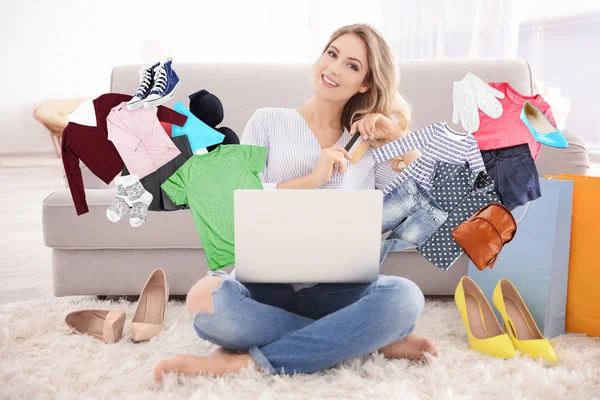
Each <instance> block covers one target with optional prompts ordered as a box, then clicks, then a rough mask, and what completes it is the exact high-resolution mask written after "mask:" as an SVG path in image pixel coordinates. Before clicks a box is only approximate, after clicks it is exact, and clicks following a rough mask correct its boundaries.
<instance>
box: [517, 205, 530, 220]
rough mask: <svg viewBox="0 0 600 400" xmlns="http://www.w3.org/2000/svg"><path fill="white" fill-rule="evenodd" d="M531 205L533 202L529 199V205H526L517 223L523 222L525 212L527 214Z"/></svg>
mask: <svg viewBox="0 0 600 400" xmlns="http://www.w3.org/2000/svg"><path fill="white" fill-rule="evenodd" d="M530 205H531V202H530V201H528V202H527V205H526V206H525V211H523V214H521V218H519V219H518V220H517V225H519V222H521V221H522V220H523V218H525V214H527V211H529V206H530Z"/></svg>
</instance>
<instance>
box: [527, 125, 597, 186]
mask: <svg viewBox="0 0 600 400" xmlns="http://www.w3.org/2000/svg"><path fill="white" fill-rule="evenodd" d="M562 133H563V135H564V136H565V138H566V139H567V142H569V146H568V147H567V148H564V149H558V148H555V147H549V146H545V145H542V148H541V149H540V153H539V154H538V157H537V160H536V165H537V169H538V172H539V175H540V176H544V175H560V174H563V173H564V174H577V175H587V174H588V173H589V169H590V157H589V154H588V150H587V146H586V144H585V142H584V141H583V138H582V137H581V136H579V135H578V134H577V133H575V132H572V131H569V130H566V129H565V130H563V131H562Z"/></svg>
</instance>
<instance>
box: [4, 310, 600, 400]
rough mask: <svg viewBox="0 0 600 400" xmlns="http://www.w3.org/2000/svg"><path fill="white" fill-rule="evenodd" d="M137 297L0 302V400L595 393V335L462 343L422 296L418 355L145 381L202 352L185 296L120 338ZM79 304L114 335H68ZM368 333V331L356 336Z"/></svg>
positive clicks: (598, 381) (598, 353)
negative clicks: (137, 334)
mask: <svg viewBox="0 0 600 400" xmlns="http://www.w3.org/2000/svg"><path fill="white" fill-rule="evenodd" d="M135 307H136V303H130V302H127V301H120V302H109V301H98V300H93V299H92V300H73V299H56V300H49V301H35V302H24V303H12V304H5V305H2V306H0V332H1V334H0V398H3V399H63V400H66V399H82V398H85V399H96V398H105V399H119V398H124V399H150V398H160V399H183V398H193V399H256V398H260V399H271V398H284V399H333V398H336V399H337V398H340V399H368V398H377V399H399V398H402V399H465V398H466V399H469V398H473V399H484V398H503V399H511V398H512V399H525V398H526V399H561V400H562V399H590V398H600V340H599V339H597V338H596V339H593V338H586V337H584V336H582V335H564V336H561V337H557V338H555V339H553V340H552V343H553V344H554V346H555V349H556V352H557V354H558V357H559V358H560V363H559V364H558V365H556V366H548V365H544V364H542V363H540V362H536V361H533V360H531V359H529V358H526V357H517V358H515V359H511V360H507V361H503V360H499V359H494V358H491V357H487V356H484V355H481V354H478V353H476V352H474V351H471V350H470V349H469V348H468V345H467V339H466V334H465V330H464V327H463V325H462V322H461V321H460V316H459V313H458V311H457V310H456V307H455V306H454V303H453V302H450V301H444V302H442V301H428V302H427V305H426V309H425V312H424V314H423V317H422V318H421V320H420V321H419V323H418V326H417V329H416V332H415V333H417V334H419V335H424V336H428V337H430V338H431V339H433V341H434V342H435V344H436V345H437V348H438V350H439V353H440V354H439V356H438V357H437V358H429V359H428V361H427V362H410V361H406V360H387V359H385V358H384V357H383V356H382V355H375V354H372V355H368V356H365V357H363V358H361V359H355V360H350V361H347V362H344V363H342V364H340V365H338V366H336V367H333V368H331V369H329V370H327V371H324V372H321V373H318V374H313V375H297V376H293V377H292V376H267V375H263V374H261V373H260V372H258V371H254V370H250V369H246V370H244V371H242V372H240V373H238V374H229V375H227V376H224V377H221V378H213V377H208V376H199V377H193V378H189V377H177V376H175V375H173V374H169V375H167V377H166V379H165V380H164V382H163V383H162V384H160V385H154V384H153V382H152V371H153V368H154V366H155V365H156V363H157V362H159V361H160V360H162V359H164V358H169V357H171V356H173V355H175V354H178V353H193V354H198V355H203V354H208V353H210V352H211V351H212V350H214V349H215V348H216V347H215V346H214V345H212V344H211V343H209V342H206V341H203V340H201V339H199V338H198V337H197V336H196V334H195V333H194V331H193V328H192V326H191V325H190V323H189V322H188V320H189V318H188V316H187V313H186V310H185V305H184V304H183V303H181V302H175V301H171V302H170V303H169V309H168V313H167V321H166V327H165V330H164V331H163V332H161V333H160V334H159V335H158V336H157V337H155V338H153V339H152V340H151V341H149V342H147V343H140V344H135V343H133V342H131V341H130V340H129V337H130V335H129V324H130V322H131V318H132V317H133V313H134V312H135ZM84 308H116V309H120V310H123V311H125V312H126V313H127V321H126V324H125V331H124V332H123V338H122V339H121V341H120V342H118V343H115V344H104V343H102V342H100V341H97V340H95V339H92V338H91V337H86V336H83V335H77V334H70V331H69V329H68V327H67V326H66V324H65V323H64V317H65V315H66V314H67V313H68V312H69V311H72V310H76V309H84ZM365 340H368V338H365Z"/></svg>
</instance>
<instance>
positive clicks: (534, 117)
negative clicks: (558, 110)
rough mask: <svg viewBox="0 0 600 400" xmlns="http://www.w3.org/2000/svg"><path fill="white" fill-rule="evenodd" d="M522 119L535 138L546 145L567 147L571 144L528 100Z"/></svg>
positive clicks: (522, 112) (524, 104)
mask: <svg viewBox="0 0 600 400" xmlns="http://www.w3.org/2000/svg"><path fill="white" fill-rule="evenodd" d="M521 121H523V123H524V124H525V126H527V128H528V129H529V132H531V134H532V135H533V137H534V138H535V140H537V141H538V142H540V143H541V144H545V145H546V146H552V147H559V148H565V147H567V146H569V143H568V142H567V139H565V137H564V136H563V134H562V133H561V132H560V131H559V130H558V128H557V127H556V126H554V125H552V122H550V121H549V120H548V118H546V116H545V115H544V113H542V112H541V111H540V110H539V109H538V108H537V107H536V106H534V105H533V104H531V103H530V102H528V101H526V102H525V103H523V109H522V110H521Z"/></svg>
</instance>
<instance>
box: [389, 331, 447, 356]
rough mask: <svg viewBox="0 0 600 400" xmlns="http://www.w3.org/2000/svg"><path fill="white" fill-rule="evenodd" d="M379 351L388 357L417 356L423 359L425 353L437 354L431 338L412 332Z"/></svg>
mask: <svg viewBox="0 0 600 400" xmlns="http://www.w3.org/2000/svg"><path fill="white" fill-rule="evenodd" d="M379 352H380V353H381V354H383V355H384V356H386V357H387V358H416V359H421V358H423V356H424V355H425V354H424V353H426V352H427V353H431V354H433V355H434V356H437V350H436V349H435V346H434V345H433V342H432V341H431V340H429V339H425V338H422V337H419V336H417V335H413V334H410V335H408V336H406V337H405V338H404V339H402V340H398V341H397V342H394V343H392V344H388V345H387V346H385V347H382V348H381V349H379Z"/></svg>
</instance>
